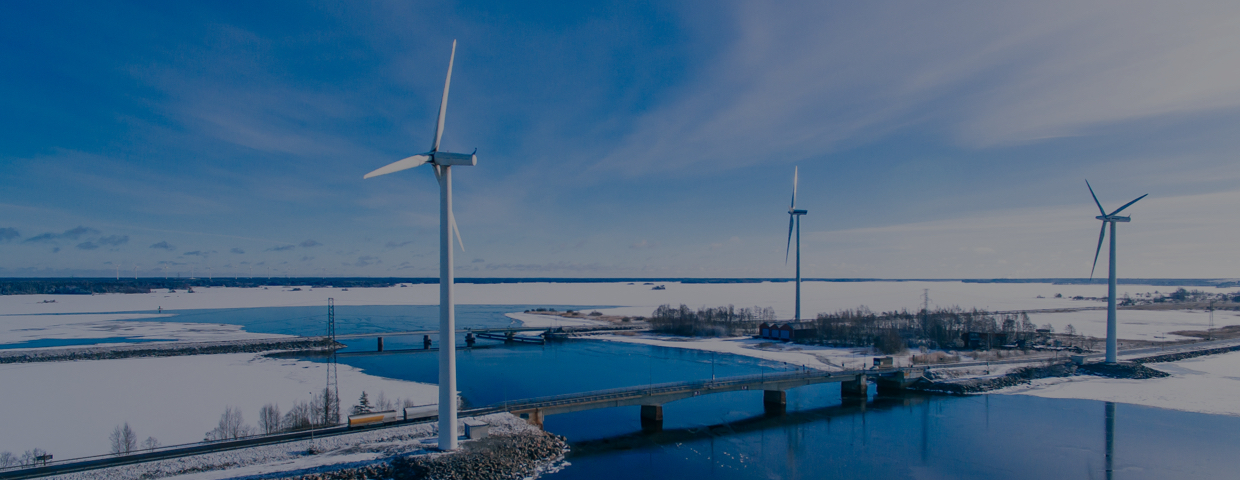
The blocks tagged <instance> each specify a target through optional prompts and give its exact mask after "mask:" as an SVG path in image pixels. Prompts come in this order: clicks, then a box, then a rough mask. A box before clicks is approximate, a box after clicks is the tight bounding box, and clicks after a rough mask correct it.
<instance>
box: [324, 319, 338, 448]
mask: <svg viewBox="0 0 1240 480" xmlns="http://www.w3.org/2000/svg"><path fill="white" fill-rule="evenodd" d="M327 341H328V342H329V343H328V344H327V348H330V349H331V355H329V356H328V360H327V388H325V389H324V390H323V392H324V393H327V394H330V395H331V396H332V398H333V399H334V400H332V399H324V400H327V401H325V402H323V403H324V408H323V424H327V423H328V420H329V419H330V418H331V415H330V414H329V413H328V411H329V410H330V408H331V404H332V403H335V405H336V411H337V412H339V411H340V385H339V384H337V382H336V299H334V298H328V299H327Z"/></svg>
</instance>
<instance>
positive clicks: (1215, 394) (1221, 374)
mask: <svg viewBox="0 0 1240 480" xmlns="http://www.w3.org/2000/svg"><path fill="white" fill-rule="evenodd" d="M1145 366H1147V367H1150V368H1154V369H1157V370H1160V371H1163V372H1167V373H1169V374H1171V376H1170V377H1166V378H1152V379H1145V380H1122V379H1112V378H1103V377H1094V376H1075V377H1067V378H1056V379H1042V380H1036V381H1034V382H1033V383H1032V384H1029V385H1022V386H1018V387H1011V388H1006V389H1003V390H996V391H994V392H992V393H999V394H1020V395H1033V396H1038V397H1045V398H1079V399H1087V400H1100V401H1106V402H1120V403H1131V404H1136V405H1145V406H1149V407H1158V408H1167V409H1172V410H1183V411H1188V412H1199V413H1209V414H1215V415H1237V416H1240V402H1236V399H1237V398H1240V377H1237V376H1235V375H1236V372H1237V371H1240V352H1233V353H1225V354H1220V355H1209V356H1204V357H1196V358H1190V359H1188V360H1181V361H1178V362H1168V363H1147V364H1146V365H1145Z"/></svg>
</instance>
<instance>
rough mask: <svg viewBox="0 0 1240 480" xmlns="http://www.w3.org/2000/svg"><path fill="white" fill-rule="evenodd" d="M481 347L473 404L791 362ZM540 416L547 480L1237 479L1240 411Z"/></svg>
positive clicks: (375, 328) (790, 410)
mask: <svg viewBox="0 0 1240 480" xmlns="http://www.w3.org/2000/svg"><path fill="white" fill-rule="evenodd" d="M539 306H541V307H547V305H539ZM551 307H554V308H557V309H560V310H563V309H566V308H574V309H582V310H585V309H589V308H590V307H565V306H551ZM526 308H531V307H530V306H518V305H469V306H459V307H458V310H457V319H458V325H460V326H461V327H497V326H506V325H509V324H511V320H510V319H508V318H507V317H504V316H503V314H504V313H508V312H516V311H522V310H524V309H526ZM437 312H438V310H437V307H435V306H412V307H411V306H370V307H354V306H350V307H338V308H337V309H336V316H337V332H338V333H340V334H346V333H362V332H383V331H398V330H421V329H433V328H435V326H436V325H437V321H438V320H437V319H438V316H437V315H438V313H437ZM179 313H181V315H179V316H176V317H171V318H166V319H160V320H163V321H168V320H171V321H191V322H218V323H233V324H240V325H244V326H245V327H246V329H247V330H249V331H253V332H268V333H286V334H303V335H304V334H317V332H318V331H321V328H322V325H323V319H324V318H325V315H324V314H323V313H324V309H323V308H321V307H319V308H313V309H311V308H303V307H276V308H256V309H244V310H232V311H222V310H215V311H210V310H198V311H186V312H179ZM385 343H386V345H385V348H386V349H388V350H392V349H401V348H420V346H421V339H420V338H408V339H398V338H391V339H388V340H387V341H386V342H385ZM349 345H350V348H349V349H348V350H346V351H354V352H363V351H367V350H373V349H374V340H373V339H367V340H354V341H350V342H349ZM479 345H480V346H485V347H486V348H477V349H473V350H465V351H461V352H460V354H459V355H458V371H459V377H458V378H459V380H458V382H459V385H460V388H461V394H462V396H463V397H464V398H465V400H466V402H467V403H468V404H469V405H473V406H481V405H487V404H491V403H495V402H501V401H505V400H515V399H522V398H531V397H538V396H545V395H555V394H562V393H574V392H582V391H589V390H598V389H606V388H616V387H627V386H637V385H645V384H651V383H660V382H673V381H683V380H699V379H704V378H710V377H711V375H716V376H729V375H744V374H751V373H758V372H763V371H767V372H770V371H780V370H784V369H787V368H796V367H794V366H787V365H783V364H780V363H778V362H767V361H760V360H757V359H753V358H748V357H740V356H734V355H725V354H712V353H709V352H700V351H694V350H684V349H674V348H662V347H652V346H645V345H634V344H626V343H617V342H608V341H598V340H576V341H569V342H565V343H553V344H548V345H545V346H537V345H510V346H506V345H502V344H497V343H494V342H485V341H484V342H480V343H479ZM307 360H313V361H322V359H321V358H317V359H316V358H307ZM340 362H341V363H346V364H349V365H352V366H355V367H358V368H362V369H364V370H365V371H366V372H367V373H370V374H372V375H379V376H384V377H389V378H397V379H404V380H411V381H417V382H425V383H435V382H436V381H437V378H436V376H437V366H436V362H437V355H435V354H433V353H403V354H386V355H370V354H358V355H347V356H341V357H340ZM348 400H349V399H345V403H348ZM1108 409H1110V412H1111V413H1110V417H1111V420H1110V421H1108ZM545 428H546V429H547V430H548V431H551V432H554V433H557V434H560V435H564V436H566V437H567V438H568V441H569V444H570V445H571V447H572V452H571V453H570V454H569V456H568V458H567V462H568V465H567V466H565V468H563V469H562V470H560V471H558V472H556V473H552V474H549V475H547V476H546V478H549V479H577V478H582V479H625V480H630V479H642V478H660V479H677V480H683V479H686V478H705V477H707V476H709V477H712V478H736V479H755V478H897V479H898V478H910V479H924V478H959V479H983V478H986V479H990V478H1031V479H1032V478H1083V479H1094V478H1096V479H1105V478H1124V479H1138V478H1142V479H1143V478H1150V479H1155V478H1158V479H1163V478H1238V477H1240V455H1237V454H1236V448H1237V446H1238V445H1240V418H1235V417H1229V416H1217V415H1205V414H1197V413H1188V412H1179V411H1172V410H1162V409H1156V408H1149V407H1140V406H1134V405H1126V404H1118V405H1111V406H1109V407H1108V406H1107V405H1106V404H1104V403H1103V402H1097V401H1088V400H1059V399H1043V398H1037V397H1028V396H1021V395H982V396H970V397H942V396H924V395H904V396H899V397H881V396H874V395H873V394H872V396H871V398H870V399H869V400H867V401H865V402H861V401H841V398H840V395H839V386H838V385H837V384H820V385H814V386H809V387H802V388H798V389H793V390H790V391H788V407H787V411H786V412H785V413H783V414H780V415H768V414H766V413H764V411H763V406H762V393H761V392H757V391H753V392H732V393H725V394H718V395H708V396H702V397H696V398H691V399H686V400H682V401H678V402H673V403H670V404H667V405H665V406H664V428H663V430H662V431H660V432H643V431H642V428H641V424H640V420H639V415H638V407H623V408H612V409H603V410H593V411H587V412H578V413H572V414H564V415H553V416H549V417H547V418H546V421H545ZM1108 439H1110V440H1109V442H1108ZM1108 443H1109V444H1110V448H1108ZM1108 453H1109V455H1108ZM1108 457H1109V459H1110V460H1109V462H1110V463H1109V465H1110V467H1111V468H1110V471H1109V472H1108Z"/></svg>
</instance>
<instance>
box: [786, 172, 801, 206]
mask: <svg viewBox="0 0 1240 480" xmlns="http://www.w3.org/2000/svg"><path fill="white" fill-rule="evenodd" d="M797 170H799V169H798V168H797V167H792V206H791V207H788V209H789V210H795V209H796V208H797Z"/></svg>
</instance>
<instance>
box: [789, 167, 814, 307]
mask: <svg viewBox="0 0 1240 480" xmlns="http://www.w3.org/2000/svg"><path fill="white" fill-rule="evenodd" d="M797 170H798V169H797V167H793V168H792V205H791V206H789V207H788V246H787V248H786V249H785V250H784V265H787V264H788V254H789V253H790V251H791V250H792V227H793V224H795V225H796V231H797V312H796V319H795V321H797V322H800V321H801V215H805V214H807V213H809V211H807V210H797Z"/></svg>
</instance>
